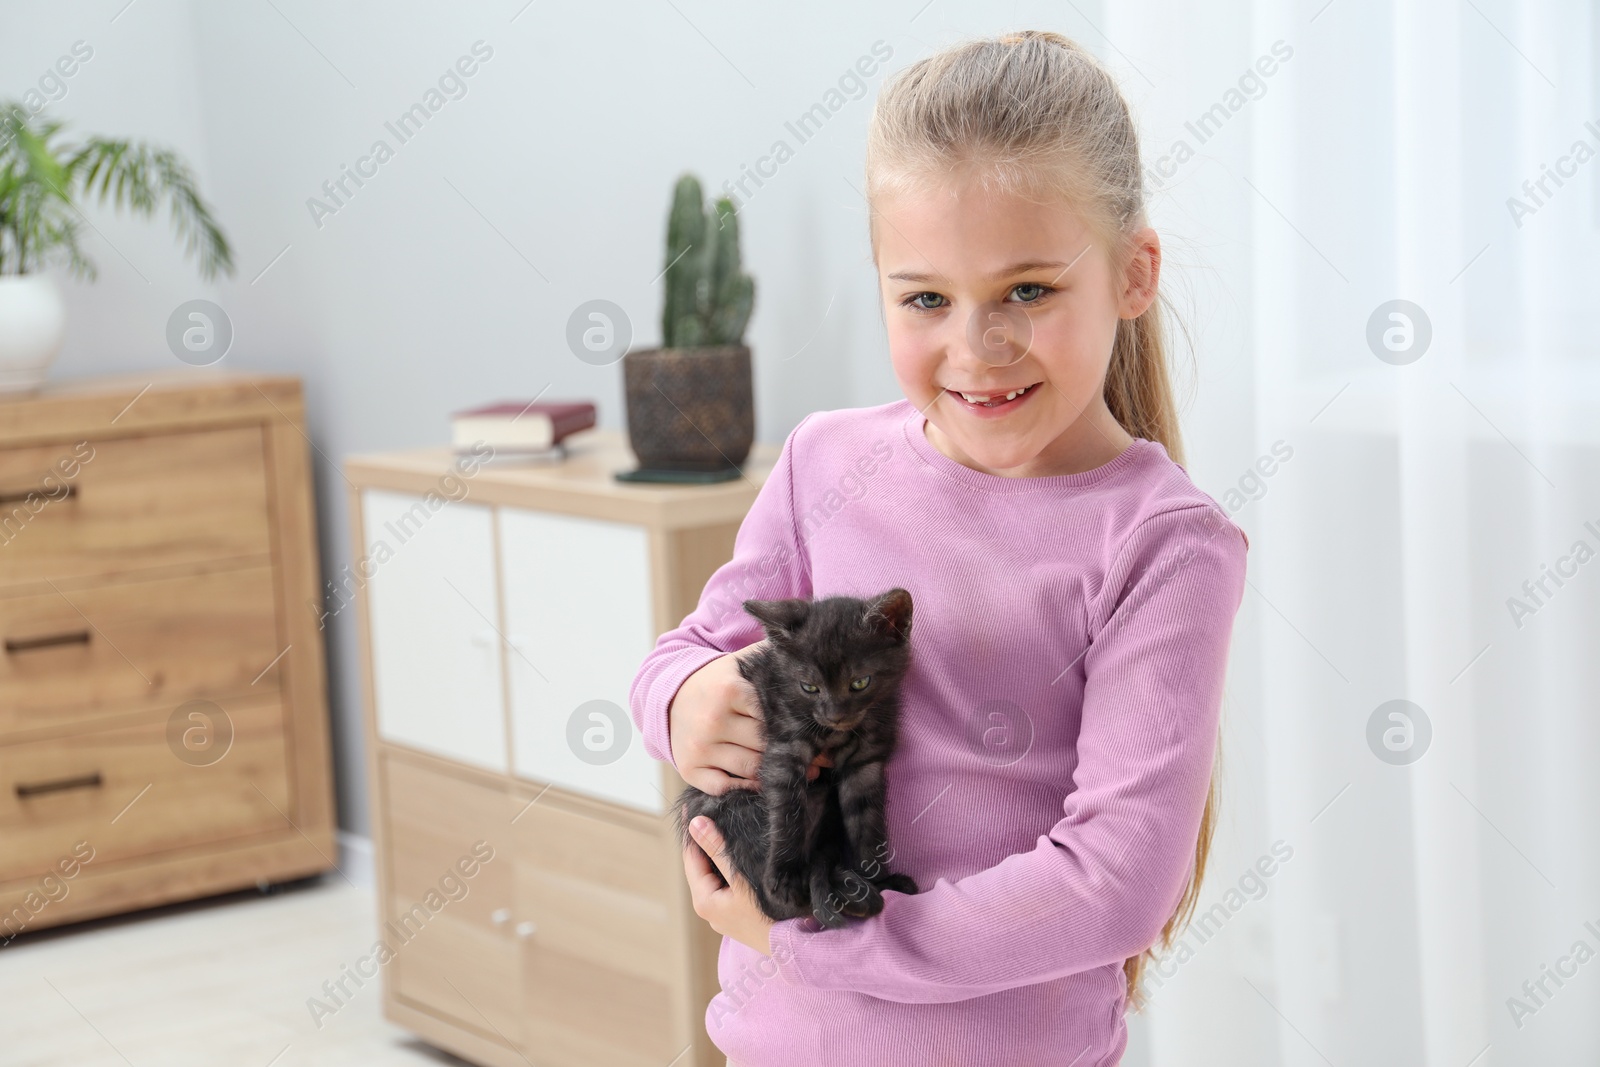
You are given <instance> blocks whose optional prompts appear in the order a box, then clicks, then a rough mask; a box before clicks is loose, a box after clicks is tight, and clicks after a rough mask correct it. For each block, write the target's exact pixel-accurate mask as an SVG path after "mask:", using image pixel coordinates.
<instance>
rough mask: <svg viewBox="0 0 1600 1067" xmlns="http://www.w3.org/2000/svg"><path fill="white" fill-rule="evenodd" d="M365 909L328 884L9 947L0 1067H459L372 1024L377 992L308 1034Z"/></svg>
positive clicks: (89, 927)
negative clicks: (312, 1003) (317, 1003)
mask: <svg viewBox="0 0 1600 1067" xmlns="http://www.w3.org/2000/svg"><path fill="white" fill-rule="evenodd" d="M373 906H374V902H373V898H372V892H371V891H370V890H363V889H356V888H354V887H352V886H351V885H350V884H349V883H347V882H345V881H344V880H342V879H341V878H339V877H338V876H337V875H335V876H333V877H331V878H326V879H323V880H321V881H318V882H312V883H302V884H300V885H297V886H290V887H285V888H283V889H280V890H278V891H277V892H275V893H273V894H271V895H261V894H258V893H254V892H251V893H242V894H233V895H230V896H227V897H219V898H213V899H211V900H209V901H201V902H197V903H194V904H186V905H176V906H173V907H169V908H162V909H158V910H156V911H154V912H146V913H142V914H139V915H135V916H130V917H121V918H115V919H106V920H98V921H95V922H90V923H84V924H79V925H77V926H70V927H63V928H61V929H59V930H46V931H41V932H40V933H37V934H33V935H24V936H22V937H18V938H17V939H16V940H15V941H12V942H11V943H9V944H5V945H3V946H0V1064H4V1065H5V1067H13V1065H15V1067H24V1065H26V1067H57V1065H59V1067H102V1065H104V1067H147V1065H149V1067H155V1065H161V1067H189V1065H191V1064H193V1065H196V1067H200V1065H204V1067H217V1065H218V1064H226V1065H227V1067H335V1065H338V1067H345V1065H362V1067H367V1065H378V1067H387V1065H391V1064H394V1065H407V1067H411V1065H418V1067H441V1065H457V1067H459V1065H460V1064H462V1063H463V1061H461V1060H458V1059H456V1058H455V1057H453V1056H449V1055H447V1054H445V1053H443V1052H440V1051H438V1050H436V1049H433V1048H432V1047H430V1046H428V1045H426V1044H424V1043H422V1042H421V1041H419V1040H417V1039H416V1038H413V1037H412V1036H411V1035H410V1034H408V1033H407V1032H406V1031H403V1030H401V1029H400V1028H399V1027H396V1026H394V1025H393V1024H391V1023H388V1022H386V1021H384V1019H383V1017H382V1012H381V1008H380V1005H379V1000H380V990H379V987H378V980H373V981H370V982H368V983H367V984H366V985H365V986H363V987H362V988H361V989H359V990H357V991H356V992H355V995H354V996H353V997H352V998H350V999H349V1000H348V1001H347V1002H346V1003H345V1005H344V1006H343V1007H342V1008H341V1009H339V1010H338V1011H337V1012H336V1013H335V1014H334V1015H333V1016H331V1017H324V1018H323V1019H322V1025H321V1027H320V1028H319V1027H318V1026H317V1024H316V1022H314V1021H313V1018H312V1015H311V1012H310V1010H309V1009H308V1008H307V1006H306V1001H307V999H308V998H310V997H312V996H319V995H321V986H322V983H323V982H325V981H327V980H328V979H330V978H335V977H337V976H338V975H339V973H340V966H341V965H342V964H349V963H350V962H351V961H353V960H355V959H356V958H357V957H360V956H363V955H365V954H366V953H367V951H368V950H369V949H370V948H371V946H372V943H373V940H374V939H375V931H376V930H377V920H376V918H375V917H374V913H373Z"/></svg>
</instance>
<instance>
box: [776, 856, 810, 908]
mask: <svg viewBox="0 0 1600 1067" xmlns="http://www.w3.org/2000/svg"><path fill="white" fill-rule="evenodd" d="M765 888H766V891H767V896H768V897H769V898H771V900H772V902H773V903H774V904H777V905H778V906H779V907H781V908H784V909H785V910H787V911H788V912H789V914H791V915H805V914H807V913H808V912H810V911H811V885H810V877H809V872H808V871H807V870H806V869H805V868H804V867H802V866H799V865H798V864H795V865H789V866H785V867H780V868H778V869H777V870H775V871H774V870H769V871H768V872H767V877H766V885H765Z"/></svg>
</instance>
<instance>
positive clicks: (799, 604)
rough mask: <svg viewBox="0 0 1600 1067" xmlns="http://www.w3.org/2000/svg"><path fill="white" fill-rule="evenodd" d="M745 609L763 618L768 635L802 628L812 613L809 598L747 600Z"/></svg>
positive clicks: (790, 632)
mask: <svg viewBox="0 0 1600 1067" xmlns="http://www.w3.org/2000/svg"><path fill="white" fill-rule="evenodd" d="M744 610H745V611H748V612H749V613H750V614H751V615H754V616H755V617H756V618H758V619H760V620H761V625H762V626H763V627H765V629H766V631H767V634H768V636H770V637H781V636H784V635H786V634H792V633H794V631H796V630H798V629H799V628H800V624H801V623H803V622H805V621H806V619H807V617H808V616H810V614H811V601H809V600H799V599H791V600H746V601H745V602H744Z"/></svg>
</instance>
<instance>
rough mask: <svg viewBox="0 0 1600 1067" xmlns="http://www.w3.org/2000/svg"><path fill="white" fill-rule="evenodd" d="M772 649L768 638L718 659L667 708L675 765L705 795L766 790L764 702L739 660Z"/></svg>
mask: <svg viewBox="0 0 1600 1067" xmlns="http://www.w3.org/2000/svg"><path fill="white" fill-rule="evenodd" d="M767 644H769V641H768V640H767V639H765V638H764V639H762V640H760V641H757V642H756V643H755V644H753V645H747V646H745V647H744V648H741V649H740V650H739V651H737V652H729V653H727V654H726V655H723V656H718V657H717V658H716V659H714V660H712V661H711V662H710V663H707V664H706V665H705V666H704V667H701V668H700V669H699V670H697V671H695V672H694V673H693V674H691V675H689V677H688V678H687V679H685V680H684V683H683V685H681V686H679V687H678V692H677V695H675V696H674V697H673V698H672V703H671V704H670V705H668V707H667V732H668V735H669V738H670V740H671V743H672V761H673V763H675V764H677V767H678V774H679V776H680V777H682V778H683V780H684V781H685V782H688V783H689V784H690V785H692V786H694V787H695V788H696V789H698V790H700V791H701V792H702V793H710V794H711V795H712V796H721V795H722V794H723V793H725V792H727V791H728V790H729V789H759V788H761V753H762V752H763V751H764V750H765V748H766V742H765V741H764V740H763V738H762V734H761V721H760V720H761V701H760V699H759V698H758V697H757V696H756V691H755V687H754V686H752V685H751V684H750V683H749V682H747V681H745V678H744V675H742V674H740V673H739V661H740V660H741V659H743V658H745V657H746V656H749V655H752V654H754V653H755V651H756V650H757V649H760V648H764V647H766V645H767ZM832 766H833V760H831V759H829V758H828V757H827V756H826V755H819V756H818V757H817V758H816V759H815V760H813V761H812V763H811V766H810V767H809V768H808V769H807V771H806V780H807V781H811V780H813V779H815V778H816V777H817V775H818V774H819V773H820V771H821V768H823V767H832Z"/></svg>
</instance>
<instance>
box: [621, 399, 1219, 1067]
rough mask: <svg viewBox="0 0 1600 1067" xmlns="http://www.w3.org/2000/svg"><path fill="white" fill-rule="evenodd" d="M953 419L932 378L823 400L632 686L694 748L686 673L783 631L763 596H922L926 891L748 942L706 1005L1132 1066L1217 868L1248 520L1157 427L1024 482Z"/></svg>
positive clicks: (906, 731)
mask: <svg viewBox="0 0 1600 1067" xmlns="http://www.w3.org/2000/svg"><path fill="white" fill-rule="evenodd" d="M925 422H926V420H925V418H924V416H923V415H922V414H921V413H920V412H919V411H918V410H917V409H916V408H915V407H914V406H913V405H912V404H911V403H910V402H909V401H907V400H903V399H902V400H897V401H895V402H893V403H890V404H883V405H880V406H878V407H869V408H853V409H845V410H840V411H819V412H814V413H813V414H811V415H808V416H806V418H805V419H803V420H802V421H801V423H800V425H798V426H796V427H795V429H794V432H793V433H791V434H790V435H789V438H788V440H787V441H785V442H784V446H783V450H782V453H781V455H780V457H779V460H778V463H777V466H776V467H775V468H774V469H773V471H772V474H771V475H770V476H769V478H768V479H767V481H766V482H765V484H764V485H763V486H762V488H761V490H760V492H759V493H758V495H757V497H756V500H755V502H754V504H753V505H752V506H751V509H750V512H749V514H748V516H747V517H746V518H745V520H744V523H743V524H742V525H741V526H740V528H739V533H738V536H737V538H736V540H735V545H734V556H733V559H732V560H731V561H729V562H728V563H727V564H725V565H724V566H722V567H721V568H720V569H718V570H717V572H716V573H715V574H714V575H712V577H711V579H710V581H709V582H708V583H707V584H706V588H705V590H704V592H703V593H702V595H701V598H700V604H699V606H698V607H697V608H696V609H695V611H694V612H693V613H692V614H691V615H689V617H688V618H686V619H684V620H683V623H682V624H681V625H680V626H679V627H678V628H677V629H675V630H672V631H670V632H668V633H665V634H663V635H662V636H661V637H660V639H659V640H658V641H657V642H656V647H655V649H654V650H653V651H652V652H651V653H650V654H649V656H647V657H646V658H645V661H644V663H643V665H642V666H641V667H640V669H639V673H638V675H637V676H636V677H635V678H634V681H633V686H632V690H631V693H630V705H631V711H632V715H633V719H634V723H635V725H637V726H638V727H639V729H640V731H641V732H642V734H643V739H644V745H645V748H646V751H648V752H649V753H650V755H651V756H653V757H655V758H656V759H659V760H668V761H670V760H671V758H672V757H671V746H670V745H669V743H668V732H667V708H668V705H669V704H670V702H671V700H672V698H673V696H674V695H675V694H676V693H677V691H678V687H679V686H680V685H682V684H683V681H684V679H686V678H688V677H689V675H691V674H693V673H694V672H695V671H696V670H698V669H699V668H700V667H702V666H704V665H705V664H706V663H708V662H710V661H711V660H713V659H715V658H716V657H717V656H720V655H722V654H723V653H726V652H731V651H734V650H736V649H740V648H743V647H745V646H746V645H748V644H751V643H753V642H755V641H757V640H760V639H761V637H762V636H764V635H763V633H762V631H761V627H760V624H759V623H757V622H756V620H755V619H754V618H752V617H751V616H750V615H748V614H746V613H745V612H744V611H743V609H742V608H741V607H740V604H741V602H742V601H744V600H746V599H751V598H754V599H763V600H764V599H773V598H779V597H819V598H820V597H826V596H834V595H850V596H857V597H868V596H872V595H875V594H878V593H881V592H883V591H885V590H887V589H890V588H893V587H894V586H897V585H898V586H902V587H904V588H906V589H908V590H910V592H911V594H912V597H913V601H914V609H913V617H912V631H911V648H912V666H911V671H910V673H909V675H908V676H907V679H906V682H905V685H904V687H903V690H902V703H901V722H900V741H899V746H898V748H897V749H896V750H895V754H894V756H893V758H892V759H891V760H890V762H889V766H888V821H889V844H890V847H891V849H892V852H893V858H892V862H891V864H890V865H891V867H892V868H893V869H894V870H897V871H902V872H904V873H906V874H909V875H910V876H911V877H912V878H914V879H916V882H917V885H918V886H919V888H920V889H921V892H920V893H918V894H916V895H912V896H908V895H905V894H901V893H895V892H888V893H885V894H884V899H885V904H884V909H883V911H882V913H880V914H879V915H877V916H874V917H873V918H870V919H865V920H854V921H852V923H851V924H850V925H849V926H848V927H846V928H844V929H840V930H827V929H824V928H822V927H821V926H820V925H819V924H818V923H817V922H816V921H815V920H814V919H811V918H804V919H789V920H786V921H784V922H780V923H778V924H777V925H776V926H774V927H773V929H772V955H771V956H770V957H768V956H763V955H762V954H761V953H759V952H757V951H755V950H753V949H750V948H747V947H746V946H744V945H742V944H740V943H738V942H736V941H733V940H732V939H730V938H723V941H722V951H721V954H720V955H719V957H718V976H719V978H720V980H721V984H722V991H721V992H720V993H719V994H718V995H717V996H716V997H714V998H713V999H712V1001H711V1003H710V1005H709V1006H708V1007H707V1009H706V1017H705V1019H706V1028H707V1030H708V1032H709V1033H710V1035H711V1038H712V1040H713V1041H714V1042H715V1043H716V1045H717V1047H718V1048H720V1049H722V1051H723V1052H725V1053H726V1054H727V1055H728V1057H729V1058H730V1059H731V1060H732V1061H733V1062H734V1063H735V1064H737V1065H739V1067H817V1065H820V1064H827V1065H830V1067H858V1065H859V1067H898V1065H906V1067H911V1065H933V1064H941V1065H943V1064H951V1065H961V1067H980V1065H985V1064H1005V1065H1007V1067H1017V1065H1022V1064H1028V1065H1044V1064H1052V1065H1059V1067H1068V1065H1071V1067H1105V1065H1110V1064H1115V1063H1117V1062H1118V1060H1119V1059H1120V1057H1121V1055H1122V1051H1123V1048H1124V1046H1125V1045H1126V1043H1127V1028H1126V1024H1125V1022H1124V1020H1123V1012H1124V1010H1125V1006H1126V1003H1127V988H1126V982H1125V980H1124V977H1123V973H1122V962H1123V960H1125V959H1127V958H1128V957H1129V956H1132V955H1135V954H1137V953H1138V952H1140V951H1141V950H1143V949H1145V948H1147V947H1149V946H1150V945H1152V944H1153V943H1154V942H1155V941H1156V939H1157V937H1159V935H1160V932H1161V927H1162V926H1163V924H1165V923H1166V921H1167V919H1168V917H1169V916H1170V915H1171V914H1172V912H1173V910H1174V908H1175V907H1176V905H1177V902H1178V899H1179V897H1180V895H1181V894H1182V892H1183V888H1184V886H1185V884H1186V882H1187V880H1188V877H1189V872H1190V868H1191V865H1192V862H1193V857H1194V847H1195V838H1196V835H1197V833H1198V829H1199V825H1200V815H1201V811H1202V809H1203V807H1204V805H1205V798H1206V789H1207V786H1208V783H1209V780H1210V774H1211V764H1212V757H1213V753H1214V749H1215V745H1216V739H1217V726H1218V717H1219V713H1220V706H1221V702H1222V689H1223V676H1224V673H1225V670H1226V667H1227V659H1228V645H1229V639H1230V636H1231V633H1232V628H1233V617H1234V614H1235V612H1236V611H1237V610H1238V607H1239V603H1240V599H1241V598H1242V596H1243V594H1244V576H1245V552H1246V549H1247V547H1248V542H1247V541H1246V539H1245V536H1244V533H1243V531H1242V530H1240V529H1239V527H1237V526H1236V525H1234V524H1233V523H1232V522H1231V521H1230V520H1229V519H1228V517H1227V515H1226V513H1225V512H1224V511H1223V510H1222V508H1221V507H1220V506H1218V505H1217V504H1216V503H1215V501H1213V500H1212V499H1211V498H1210V497H1209V496H1207V495H1206V494H1205V493H1203V492H1201V491H1200V490H1199V489H1197V488H1196V487H1195V486H1194V484H1193V483H1192V482H1191V481H1190V480H1189V477H1188V475H1187V474H1186V473H1185V471H1184V470H1183V468H1182V467H1180V466H1178V465H1177V464H1176V463H1174V462H1173V461H1172V460H1171V459H1170V458H1169V457H1168V456H1167V453H1166V450H1165V449H1164V448H1163V447H1162V446H1161V445H1160V444H1158V443H1155V442H1152V441H1148V440H1145V439H1143V438H1136V439H1135V440H1134V441H1133V443H1132V444H1131V445H1130V446H1129V447H1128V448H1127V449H1126V450H1125V451H1124V452H1123V453H1122V454H1121V455H1120V456H1118V457H1117V458H1116V459H1114V460H1112V461H1110V462H1109V463H1107V464H1105V465H1104V466H1101V467H1098V468H1096V469H1094V470H1090V471H1085V472H1083V473H1081V474H1065V475H1056V476H1051V477H1043V478H1006V477H1001V476H999V475H992V474H986V473H983V472H981V471H975V470H973V469H971V468H970V467H965V466H962V465H961V464H959V463H957V462H955V461H954V460H952V459H950V458H949V457H947V456H945V455H944V454H943V453H941V452H939V451H938V450H937V449H935V448H934V447H933V445H932V444H931V443H930V442H929V441H928V439H927V438H926V436H925V435H924V425H925Z"/></svg>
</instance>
